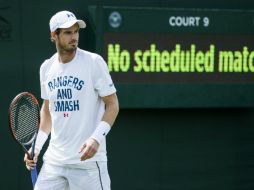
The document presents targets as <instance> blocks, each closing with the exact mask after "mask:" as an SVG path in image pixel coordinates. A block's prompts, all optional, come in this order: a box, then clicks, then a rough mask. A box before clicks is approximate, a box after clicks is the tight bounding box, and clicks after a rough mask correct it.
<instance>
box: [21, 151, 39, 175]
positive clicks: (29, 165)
mask: <svg viewBox="0 0 254 190" xmlns="http://www.w3.org/2000/svg"><path fill="white" fill-rule="evenodd" d="M34 151H35V153H34V159H33V160H30V158H29V156H28V155H27V154H25V156H24V162H25V164H26V168H27V169H28V170H33V169H34V167H35V166H36V163H37V160H38V153H37V151H36V150H34ZM28 153H29V154H30V153H31V149H30V150H29V151H28Z"/></svg>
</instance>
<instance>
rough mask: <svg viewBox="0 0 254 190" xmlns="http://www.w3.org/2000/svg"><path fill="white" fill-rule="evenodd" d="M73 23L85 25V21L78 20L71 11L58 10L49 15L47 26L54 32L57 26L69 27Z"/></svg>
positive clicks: (82, 26)
mask: <svg viewBox="0 0 254 190" xmlns="http://www.w3.org/2000/svg"><path fill="white" fill-rule="evenodd" d="M75 23H78V24H79V27H80V28H85V27H86V23H85V22H84V21H83V20H78V19H77V18H76V16H75V15H74V14H73V13H72V12H70V11H60V12H58V13H56V14H55V15H54V16H52V17H51V19H50V21H49V28H50V31H51V32H54V31H56V29H58V28H69V27H71V26H72V25H74V24H75Z"/></svg>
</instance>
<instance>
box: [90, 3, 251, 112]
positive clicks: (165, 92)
mask: <svg viewBox="0 0 254 190" xmlns="http://www.w3.org/2000/svg"><path fill="white" fill-rule="evenodd" d="M90 11H91V12H95V11H96V12H97V13H98V15H99V16H97V17H96V18H94V23H98V25H96V30H98V31H97V32H96V34H97V35H96V39H97V44H96V45H97V51H98V52H99V53H100V54H101V55H102V56H103V57H104V59H105V60H106V62H107V63H108V67H109V71H110V74H111V76H112V78H113V80H114V82H115V84H116V86H117V89H118V94H119V97H120V103H121V104H122V106H123V107H126V108H143V107H152V108H170V107H252V106H254V11H241V10H208V9H206V10H203V9H166V8H163V9H161V8H120V7H100V8H98V7H97V8H95V7H93V8H91V10H90ZM91 15H92V14H91ZM96 19H97V21H98V20H99V19H100V20H101V21H102V22H101V23H99V22H96V21H95V20H96Z"/></svg>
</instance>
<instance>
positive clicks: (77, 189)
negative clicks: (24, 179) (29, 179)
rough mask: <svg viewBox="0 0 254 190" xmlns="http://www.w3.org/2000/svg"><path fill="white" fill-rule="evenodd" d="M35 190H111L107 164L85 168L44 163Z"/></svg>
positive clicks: (86, 164) (96, 164)
mask: <svg viewBox="0 0 254 190" xmlns="http://www.w3.org/2000/svg"><path fill="white" fill-rule="evenodd" d="M34 189H35V190H50V189H52V190H110V189H111V188H110V178H109V174H108V168H107V162H87V163H85V164H84V168H82V169H80V168H75V167H73V166H55V165H50V164H47V163H44V164H43V166H42V168H41V171H40V174H39V176H38V179H37V182H36V184H35V188H34Z"/></svg>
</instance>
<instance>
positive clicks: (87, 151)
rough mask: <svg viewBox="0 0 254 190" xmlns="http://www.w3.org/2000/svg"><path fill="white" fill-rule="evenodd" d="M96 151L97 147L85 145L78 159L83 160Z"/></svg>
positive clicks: (90, 156)
mask: <svg viewBox="0 0 254 190" xmlns="http://www.w3.org/2000/svg"><path fill="white" fill-rule="evenodd" d="M96 152H97V149H96V148H95V147H93V146H89V147H86V148H85V150H84V153H83V155H82V156H81V158H80V160H81V161H84V160H86V159H88V158H92V157H93V156H94V155H95V153H96Z"/></svg>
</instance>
